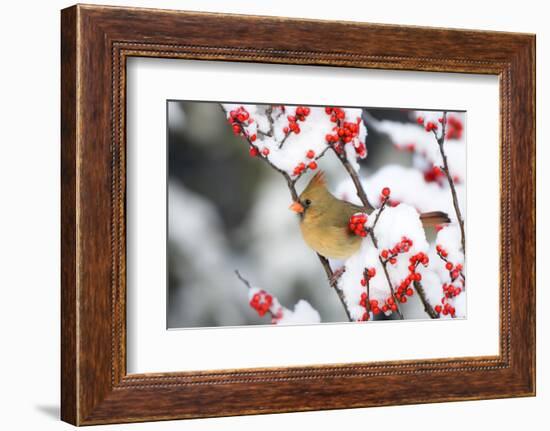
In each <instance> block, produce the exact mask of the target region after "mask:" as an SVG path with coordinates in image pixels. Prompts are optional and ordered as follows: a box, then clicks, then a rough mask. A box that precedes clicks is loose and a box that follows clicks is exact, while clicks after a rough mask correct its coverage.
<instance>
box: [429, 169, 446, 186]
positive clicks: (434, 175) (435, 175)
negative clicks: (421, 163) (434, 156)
mask: <svg viewBox="0 0 550 431" xmlns="http://www.w3.org/2000/svg"><path fill="white" fill-rule="evenodd" d="M443 177H445V174H444V173H443V171H442V170H441V168H440V167H439V166H435V165H433V166H432V167H431V168H430V169H428V170H427V171H424V180H425V181H426V182H428V183H433V182H435V181H437V182H439V180H440V179H441V178H443Z"/></svg>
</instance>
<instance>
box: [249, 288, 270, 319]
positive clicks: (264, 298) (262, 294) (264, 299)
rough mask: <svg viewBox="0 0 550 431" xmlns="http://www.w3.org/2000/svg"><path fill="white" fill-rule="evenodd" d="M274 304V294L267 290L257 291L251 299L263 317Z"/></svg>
mask: <svg viewBox="0 0 550 431" xmlns="http://www.w3.org/2000/svg"><path fill="white" fill-rule="evenodd" d="M272 304H273V296H271V295H270V294H269V293H267V292H266V291H265V290H260V291H259V292H257V293H255V294H254V295H253V296H252V299H251V300H250V306H251V307H252V308H253V309H254V310H256V311H257V312H258V314H259V315H260V317H263V316H264V315H265V314H266V313H267V312H268V311H269V309H270V308H271V305H272Z"/></svg>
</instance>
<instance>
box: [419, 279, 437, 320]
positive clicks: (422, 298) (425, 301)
mask: <svg viewBox="0 0 550 431" xmlns="http://www.w3.org/2000/svg"><path fill="white" fill-rule="evenodd" d="M414 288H415V290H416V293H418V297H419V298H420V301H421V302H422V305H423V306H424V311H425V312H426V314H428V316H430V317H431V318H432V319H437V318H438V317H439V315H438V314H437V313H436V312H435V310H434V309H433V307H432V304H430V303H429V301H428V298H426V292H425V291H424V287H422V284H421V283H420V282H419V281H415V282H414Z"/></svg>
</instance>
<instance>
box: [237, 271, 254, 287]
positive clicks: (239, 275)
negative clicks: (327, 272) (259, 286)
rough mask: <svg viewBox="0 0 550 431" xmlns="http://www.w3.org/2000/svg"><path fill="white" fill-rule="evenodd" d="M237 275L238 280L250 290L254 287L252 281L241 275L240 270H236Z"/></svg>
mask: <svg viewBox="0 0 550 431" xmlns="http://www.w3.org/2000/svg"><path fill="white" fill-rule="evenodd" d="M235 274H236V275H237V278H238V279H239V280H241V281H242V282H243V283H244V285H245V286H246V287H248V288H249V289H251V288H252V285H251V284H250V281H248V280H247V279H246V278H244V277H243V276H242V275H241V273H240V272H239V270H238V269H236V270H235Z"/></svg>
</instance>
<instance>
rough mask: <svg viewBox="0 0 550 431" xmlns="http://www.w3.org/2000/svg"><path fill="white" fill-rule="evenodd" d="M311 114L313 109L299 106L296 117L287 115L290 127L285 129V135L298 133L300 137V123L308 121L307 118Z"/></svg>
mask: <svg viewBox="0 0 550 431" xmlns="http://www.w3.org/2000/svg"><path fill="white" fill-rule="evenodd" d="M310 112H311V109H309V108H308V107H306V106H298V107H297V108H296V112H295V114H294V115H287V117H286V118H287V120H288V126H285V127H284V128H283V132H285V134H289V133H296V134H297V135H298V134H299V133H300V131H301V129H300V126H299V125H298V121H306V117H307V116H308V115H309V113H310Z"/></svg>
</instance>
